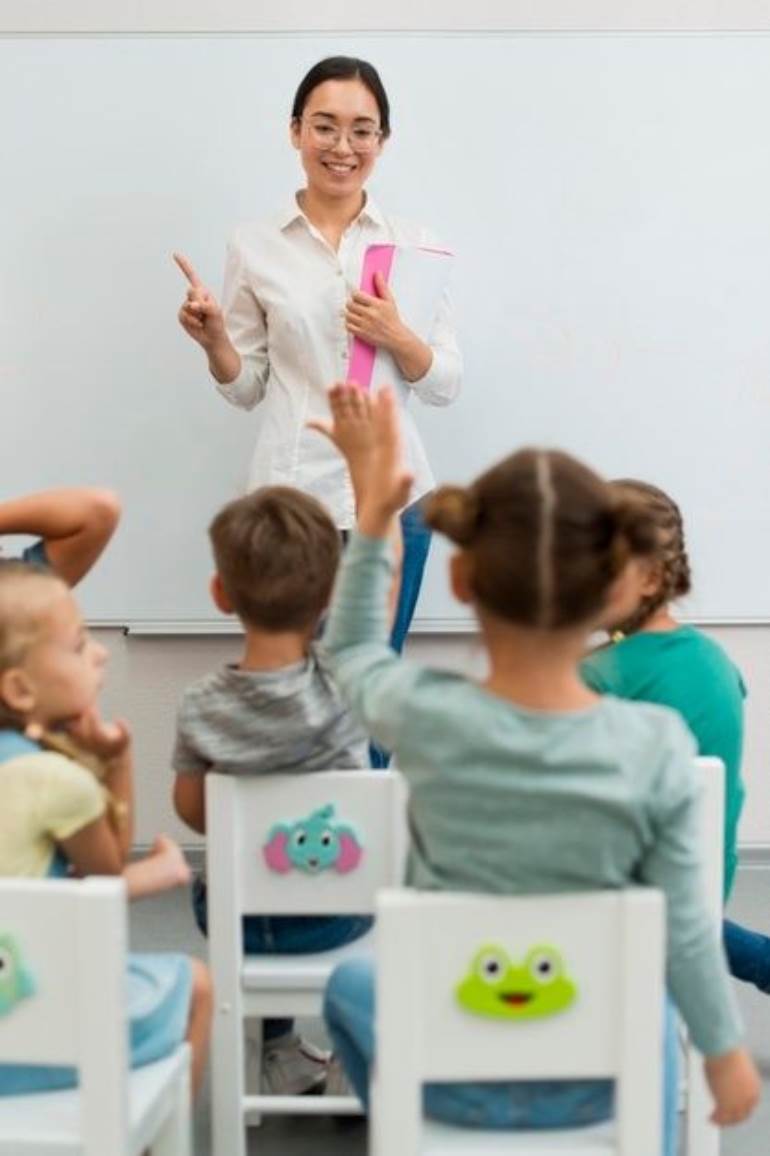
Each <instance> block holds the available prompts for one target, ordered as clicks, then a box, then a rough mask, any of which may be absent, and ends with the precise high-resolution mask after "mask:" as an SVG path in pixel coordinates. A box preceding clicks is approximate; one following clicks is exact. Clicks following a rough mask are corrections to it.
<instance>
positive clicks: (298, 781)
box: [206, 771, 407, 1156]
mask: <svg viewBox="0 0 770 1156" xmlns="http://www.w3.org/2000/svg"><path fill="white" fill-rule="evenodd" d="M405 803H406V790H405V787H404V782H403V779H402V777H401V776H400V775H399V774H398V772H396V771H390V772H382V771H327V772H323V773H317V774H308V775H261V776H254V777H236V776H228V775H217V774H209V775H207V776H206V829H207V838H208V919H209V958H210V960H211V968H212V972H213V979H214V990H215V999H216V1010H215V1018H214V1033H213V1042H212V1118H213V1135H214V1151H215V1152H216V1153H217V1154H218V1156H219V1154H220V1153H221V1154H223V1156H224V1154H225V1153H226V1154H227V1156H245V1131H244V1128H245V1125H247V1124H256V1123H259V1119H260V1116H261V1114H263V1113H304V1114H319V1113H320V1114H354V1113H360V1111H361V1107H360V1104H359V1102H358V1100H357V1099H356V1098H355V1097H354V1096H339V1097H332V1096H267V1095H261V1094H252V1095H247V1094H246V1093H245V1089H244V1042H243V1030H244V1020H245V1019H247V1018H248V1019H254V1018H258V1019H260V1020H263V1019H265V1018H266V1017H271V1016H278V1017H280V1016H316V1015H320V1014H321V1010H322V1003H323V992H324V988H325V986H326V982H327V980H328V977H329V975H330V973H331V972H332V970H333V969H334V967H336V965H337V964H338V963H339V962H341V961H342V960H343V959H346V958H350V957H351V956H353V955H356V954H361V953H367V952H369V953H371V951H372V950H373V935H372V933H370V934H368V935H367V936H365V937H363V938H361V939H359V940H356V941H355V942H353V943H351V944H348V945H346V946H345V947H341V948H338V949H335V950H332V951H325V952H320V953H317V954H312V955H251V956H246V955H244V952H243V947H242V938H241V920H242V917H243V916H244V915H325V914H327V915H346V914H372V913H373V912H374V905H375V897H376V893H377V891H378V890H379V889H380V888H381V887H392V886H394V885H397V884H400V883H401V882H402V880H403V871H404V862H405V856H406V846H407V837H406V821H405V810H406V807H405ZM328 806H332V807H333V808H334V814H333V815H332V816H331V817H330V818H329V824H330V826H331V827H332V829H333V838H336V837H337V835H339V833H340V828H341V827H344V828H347V829H348V837H347V838H346V837H345V835H344V832H342V835H343V838H342V839H340V841H339V848H338V849H339V851H340V855H341V856H342V858H341V857H339V856H338V857H337V859H336V860H335V862H334V863H332V864H331V865H330V866H329V867H327V868H325V869H318V864H315V865H314V864H313V862H312V860H313V859H314V858H319V856H312V855H310V856H309V858H308V856H307V855H306V857H305V860H304V861H303V860H301V854H300V852H301V848H299V847H297V846H295V844H296V838H295V837H296V835H297V831H296V830H294V831H293V832H290V830H289V829H290V828H292V827H293V825H294V824H301V823H302V821H303V820H306V819H309V818H310V817H311V815H313V813H315V812H317V811H319V810H320V809H322V808H325V807H328ZM276 828H278V831H277V832H276ZM354 845H357V846H358V848H359V851H358V852H356V851H355V846H354ZM308 848H310V844H309V843H305V845H304V849H305V851H308ZM311 849H312V848H311ZM332 850H334V847H332ZM292 854H294V855H295V858H296V857H298V856H299V858H300V860H301V861H303V862H304V863H305V866H306V867H307V868H308V869H307V870H303V869H301V868H296V867H295V866H293V864H292V862H291V860H290V859H289V856H290V855H292ZM324 854H325V852H324ZM320 857H321V858H322V857H323V855H321V856H320ZM268 860H269V861H270V862H268ZM270 863H271V864H272V867H271V866H270ZM251 1034H252V1033H251V1031H250V1037H251Z"/></svg>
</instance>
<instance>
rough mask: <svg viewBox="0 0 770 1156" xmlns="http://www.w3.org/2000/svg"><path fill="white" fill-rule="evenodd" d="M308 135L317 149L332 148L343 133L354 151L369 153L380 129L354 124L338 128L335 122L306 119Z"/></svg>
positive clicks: (378, 138) (379, 133)
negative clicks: (328, 122)
mask: <svg viewBox="0 0 770 1156" xmlns="http://www.w3.org/2000/svg"><path fill="white" fill-rule="evenodd" d="M304 123H305V124H306V125H307V128H308V135H309V137H310V139H311V141H312V142H313V144H314V145H315V146H316V147H317V148H319V149H334V148H336V147H337V145H338V144H339V143H340V141H341V140H342V136H343V134H344V135H345V138H346V140H347V142H348V144H349V145H350V147H351V148H352V150H353V152H354V153H370V152H372V151H373V150H374V149H376V147H377V145H378V144H379V143H380V139H381V137H382V129H379V128H375V127H374V125H368V124H354V125H352V126H351V127H350V128H346V129H343V128H340V127H339V126H338V125H336V124H326V123H325V122H322V121H317V120H306V121H304Z"/></svg>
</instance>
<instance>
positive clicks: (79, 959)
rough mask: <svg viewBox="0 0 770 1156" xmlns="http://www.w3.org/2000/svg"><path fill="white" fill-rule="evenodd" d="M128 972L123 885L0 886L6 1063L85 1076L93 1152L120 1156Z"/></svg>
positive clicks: (96, 881)
mask: <svg viewBox="0 0 770 1156" xmlns="http://www.w3.org/2000/svg"><path fill="white" fill-rule="evenodd" d="M125 966H126V900H125V885H124V883H123V880H122V879H111V878H110V879H107V878H104V879H102V878H92V879H86V880H83V881H75V880H63V879H57V880H53V879H52V880H44V879H41V880H37V879H0V1063H3V1064H55V1065H66V1066H73V1067H76V1068H78V1069H79V1077H80V1085H81V1087H82V1089H83V1092H84V1095H82V1096H81V1113H82V1125H83V1134H84V1140H85V1141H86V1142H87V1143H86V1147H87V1151H94V1152H97V1151H102V1152H110V1153H111V1154H112V1153H115V1154H116V1156H120V1154H121V1153H122V1152H123V1150H124V1142H125V1137H126V1135H127V1134H128V1128H127V1119H128V1116H127V1107H128V1102H127V1095H128V1093H127V1079H126V1077H127V1073H128V1027H127V1020H126V1003H125ZM88 1144H90V1145H91V1146H90V1147H88Z"/></svg>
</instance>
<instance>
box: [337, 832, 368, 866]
mask: <svg viewBox="0 0 770 1156" xmlns="http://www.w3.org/2000/svg"><path fill="white" fill-rule="evenodd" d="M363 853H364V850H363V847H362V846H361V844H360V843H359V842H358V839H356V837H355V835H354V834H353V832H352V831H344V832H343V833H342V834H341V835H340V853H339V855H338V856H337V861H336V862H335V864H334V866H335V867H336V869H337V870H338V871H339V873H340V875H344V874H346V873H347V872H348V871H353V870H355V868H356V867H357V866H358V864H359V863H360V862H361V856H362V855H363Z"/></svg>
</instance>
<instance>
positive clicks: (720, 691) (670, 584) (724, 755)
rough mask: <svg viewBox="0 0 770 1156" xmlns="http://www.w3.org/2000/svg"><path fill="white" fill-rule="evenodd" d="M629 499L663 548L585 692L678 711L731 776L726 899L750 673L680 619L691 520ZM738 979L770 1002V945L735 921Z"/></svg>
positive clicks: (630, 484) (648, 493)
mask: <svg viewBox="0 0 770 1156" xmlns="http://www.w3.org/2000/svg"><path fill="white" fill-rule="evenodd" d="M614 486H615V488H616V490H617V492H618V494H619V495H622V496H627V497H629V498H633V499H635V500H636V501H638V502H640V503H642V505H643V506H644V508H645V509H646V510H647V512H648V513H649V514H650V515H651V517H652V518H653V519H654V521H655V523H656V526H657V536H658V545H657V549H656V551H655V552H654V553H653V555H652V556H650V557H649V558H645V559H641V560H640V561H639V566H640V567H641V575H640V582H639V585H638V587H637V591H636V599H635V603H634V605H632V606H631V607H623V608H621V610H622V612H623V614H624V616H623V617H622V619H620V620H616V621H614V622H612V623H610V624H609V626H610V631H611V633H612V635H613V642H612V643H611V644H610V645H608V646H604V647H601V648H600V649H598V650H596V651H594V653H593V654H591V655H589V657H588V658H586V659H585V661H584V662H583V664H582V668H581V669H582V674H583V678H584V679H585V682H586V683H587V684H588V686H589V687H591V689H592V690H595V691H598V692H599V693H600V694H612V695H616V696H617V697H619V698H626V699H633V700H635V701H637V702H653V703H660V704H661V705H663V706H669V707H673V708H674V709H675V710H677V711H678V712H679V713H680V714H681V716H682V717H683V718H684V720H685V722H686V723H687V725H688V727H689V728H690V730H691V732H692V734H693V736H694V737H695V740H696V742H697V744H698V752H699V754H701V755H715V756H717V757H718V758H720V759H721V760H722V762H723V763H724V766H725V787H726V790H725V834H724V894H725V900H726V899H727V898H728V896H729V894H730V891H731V889H732V885H733V881H734V877H735V869H736V867H737V864H738V854H737V834H738V820H739V818H740V814H741V809H742V807H743V799H744V795H745V790H744V786H743V781H742V779H741V754H742V749H743V700H744V698H745V696H746V688H745V686H744V683H743V679H742V677H741V674H740V671H739V670H738V669H737V668H736V666H735V665H734V664H733V662H732V661H731V659H730V658H729V657H728V656H727V654H726V653H725V652H724V650H723V649H722V647H721V646H720V645H719V644H718V643H717V642H715V641H714V640H713V639H712V638H709V637H708V636H707V635H705V634H703V633H702V632H701V631H700V630H697V629H696V628H695V627H694V626H684V625H682V624H681V623H680V622H679V621H677V619H676V618H675V617H674V616H673V614H672V612H671V603H672V602H675V601H676V600H677V599H679V598H682V597H684V595H686V594H688V593H689V591H690V586H691V578H690V565H689V560H688V557H687V550H686V546H685V537H684V527H683V524H682V516H681V513H680V510H679V507H678V506H677V505H676V503H675V502H674V501H673V500H672V499H671V498H670V497H669V496H668V495H667V494H665V493H664V492H663V491H662V490H660V489H658V488H657V487H656V486H651V485H648V484H647V483H644V482H639V481H631V480H622V481H618V482H615V483H614ZM724 940H725V948H726V951H727V955H728V959H729V962H730V970H731V972H732V974H733V975H734V976H736V977H737V978H738V979H742V980H745V981H746V982H749V983H754V984H755V985H756V986H757V987H759V988H760V989H761V990H762V991H766V992H770V939H768V938H767V937H766V936H764V935H760V934H758V933H756V932H752V931H749V930H747V929H746V928H742V927H739V926H738V925H737V924H734V923H731V922H730V921H729V920H725V924H724Z"/></svg>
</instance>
